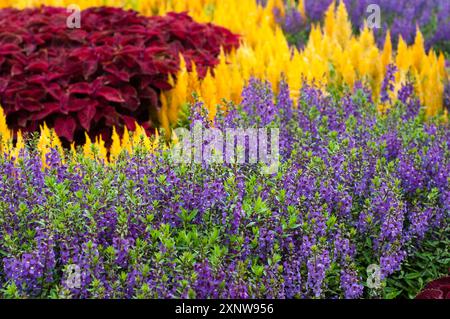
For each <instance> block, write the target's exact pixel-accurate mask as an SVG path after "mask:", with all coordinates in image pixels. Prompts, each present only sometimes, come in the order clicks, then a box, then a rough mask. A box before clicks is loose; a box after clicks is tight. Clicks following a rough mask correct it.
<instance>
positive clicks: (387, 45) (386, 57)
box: [381, 30, 392, 74]
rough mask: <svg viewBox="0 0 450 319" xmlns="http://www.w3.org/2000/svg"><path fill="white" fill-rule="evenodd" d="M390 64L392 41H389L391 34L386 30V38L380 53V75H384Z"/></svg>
mask: <svg viewBox="0 0 450 319" xmlns="http://www.w3.org/2000/svg"><path fill="white" fill-rule="evenodd" d="M391 62H392V40H391V32H390V31H389V30H388V31H387V32H386V38H385V40H384V47H383V52H382V53H381V65H382V73H383V74H385V73H386V69H387V66H388V64H390V63H391Z"/></svg>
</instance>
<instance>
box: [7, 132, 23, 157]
mask: <svg viewBox="0 0 450 319" xmlns="http://www.w3.org/2000/svg"><path fill="white" fill-rule="evenodd" d="M23 149H25V143H24V140H23V136H22V132H21V131H18V132H17V137H16V146H15V147H14V148H13V150H12V152H11V154H10V157H14V158H15V159H16V162H17V159H18V158H19V155H20V152H21V150H23Z"/></svg>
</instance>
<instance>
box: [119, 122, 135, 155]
mask: <svg viewBox="0 0 450 319" xmlns="http://www.w3.org/2000/svg"><path fill="white" fill-rule="evenodd" d="M121 144H122V149H123V150H125V151H127V152H128V154H133V142H132V140H131V139H130V133H129V132H128V129H127V127H126V126H125V127H124V129H123V136H122V143H121Z"/></svg>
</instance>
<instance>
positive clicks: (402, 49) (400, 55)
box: [395, 35, 411, 72]
mask: <svg viewBox="0 0 450 319" xmlns="http://www.w3.org/2000/svg"><path fill="white" fill-rule="evenodd" d="M395 64H396V65H397V67H398V68H399V69H400V70H402V71H405V72H407V71H408V69H409V67H410V66H411V59H410V55H409V50H408V46H407V45H406V43H405V41H404V40H403V38H402V36H401V35H399V37H398V45H397V56H396V59H395Z"/></svg>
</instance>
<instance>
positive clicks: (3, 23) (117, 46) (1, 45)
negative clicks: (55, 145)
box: [0, 7, 239, 142]
mask: <svg viewBox="0 0 450 319" xmlns="http://www.w3.org/2000/svg"><path fill="white" fill-rule="evenodd" d="M69 15H70V13H67V12H66V9H64V8H54V7H42V8H39V9H25V10H16V9H9V8H8V9H2V10H0V104H1V105H2V106H3V108H4V111H5V114H6V116H7V122H8V125H9V126H10V127H11V128H13V129H15V130H17V129H21V130H23V131H35V130H37V129H38V128H39V125H41V124H42V123H43V122H44V121H46V122H47V123H48V125H49V126H51V127H54V128H55V130H56V132H57V134H58V135H59V136H60V137H63V138H64V140H66V141H69V142H71V141H76V142H81V141H82V139H83V135H84V133H83V132H84V131H88V132H89V134H90V135H91V136H95V135H98V134H102V136H103V138H104V139H105V140H107V141H108V140H109V139H110V135H111V131H112V127H113V126H117V127H118V128H119V131H120V130H121V129H122V128H123V127H124V125H126V126H127V127H128V129H130V130H133V128H134V121H135V120H136V121H138V122H139V123H141V124H143V125H144V126H147V127H148V126H151V125H153V124H157V123H155V119H156V116H155V114H156V112H157V110H158V108H159V107H160V101H159V94H160V92H161V91H164V90H168V89H170V88H171V86H170V84H169V83H168V78H169V75H175V74H176V72H177V70H178V67H179V54H180V53H181V54H182V55H183V56H184V58H185V59H186V61H187V64H188V66H190V63H191V62H194V63H195V64H196V66H197V69H198V72H199V75H200V77H202V76H204V75H205V74H206V71H207V69H208V68H212V67H214V66H215V65H216V64H217V63H218V55H219V53H220V47H223V48H224V50H225V51H226V52H229V51H230V50H231V49H232V48H235V47H238V45H239V38H238V36H237V35H234V34H232V33H231V32H230V31H228V30H227V29H224V28H221V27H218V26H214V25H212V24H199V23H196V22H194V21H193V20H192V18H191V17H189V16H188V15H187V14H186V13H180V14H177V13H169V14H168V15H167V16H164V17H144V16H140V15H138V13H137V12H135V11H132V10H129V11H125V10H122V9H119V8H108V7H100V8H90V9H86V10H84V11H82V12H81V28H80V29H76V28H75V29H70V28H68V27H67V25H66V20H67V18H68V17H69ZM152 121H153V122H152ZM151 123H153V124H151Z"/></svg>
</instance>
